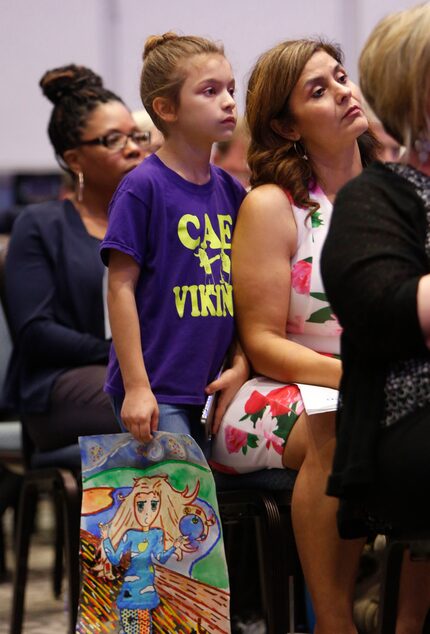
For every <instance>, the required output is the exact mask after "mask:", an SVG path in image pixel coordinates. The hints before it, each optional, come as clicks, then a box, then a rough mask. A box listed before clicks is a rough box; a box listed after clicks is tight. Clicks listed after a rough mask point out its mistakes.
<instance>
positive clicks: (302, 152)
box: [293, 141, 309, 161]
mask: <svg viewBox="0 0 430 634" xmlns="http://www.w3.org/2000/svg"><path fill="white" fill-rule="evenodd" d="M293 146H294V150H295V152H296V154H297V156H298V157H299V158H300V159H303V160H304V161H307V160H309V159H308V155H307V154H306V150H305V148H304V146H303V145H302V144H301V143H299V142H298V141H294V143H293Z"/></svg>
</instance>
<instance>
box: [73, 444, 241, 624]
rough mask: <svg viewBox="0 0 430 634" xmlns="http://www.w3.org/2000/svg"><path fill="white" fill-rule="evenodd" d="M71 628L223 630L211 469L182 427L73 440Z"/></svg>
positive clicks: (224, 593) (224, 584)
mask: <svg viewBox="0 0 430 634" xmlns="http://www.w3.org/2000/svg"><path fill="white" fill-rule="evenodd" d="M80 443H81V453H82V463H83V500H82V514H81V562H82V589H81V601H80V609H79V618H78V625H77V630H76V631H77V632H78V633H80V634H87V633H89V632H91V633H92V634H93V633H95V632H100V633H105V632H106V633H108V632H109V633H110V632H117V633H118V634H156V633H158V632H164V633H166V634H167V633H169V634H170V633H173V632H175V633H176V632H178V633H179V634H180V633H182V634H193V633H195V634H206V633H208V634H209V633H214V634H215V633H216V634H228V632H230V625H229V615H228V613H229V588H228V577H227V570H226V566H225V559H224V552H223V545H222V533H221V527H220V522H219V516H218V508H217V504H216V495H215V489H214V484H213V480H212V474H211V472H210V469H209V467H208V466H207V463H206V461H205V458H204V456H203V454H202V453H201V451H200V449H199V448H198V446H197V445H196V444H195V443H194V441H193V440H192V438H191V437H190V436H186V435H180V434H169V433H163V432H158V433H156V434H155V439H154V441H152V442H151V443H150V444H149V445H146V446H142V445H139V444H138V443H137V442H136V441H135V440H134V439H133V438H132V437H131V436H130V435H129V434H116V435H111V436H92V437H85V438H81V439H80Z"/></svg>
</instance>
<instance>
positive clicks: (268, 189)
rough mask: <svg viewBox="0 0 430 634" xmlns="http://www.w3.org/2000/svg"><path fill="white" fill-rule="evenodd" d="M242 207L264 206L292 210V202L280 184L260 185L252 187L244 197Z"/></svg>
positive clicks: (279, 209)
mask: <svg viewBox="0 0 430 634" xmlns="http://www.w3.org/2000/svg"><path fill="white" fill-rule="evenodd" d="M242 207H244V208H245V209H246V208H249V209H251V210H252V209H259V208H263V209H264V210H266V208H268V209H274V210H275V211H282V210H284V211H285V210H289V211H291V203H290V201H289V198H288V195H287V193H286V192H285V191H284V190H283V189H281V187H279V186H278V185H273V184H267V185H260V186H259V187H256V188H255V189H252V190H251V191H250V192H249V193H248V194H247V195H246V196H245V198H244V201H243V203H242Z"/></svg>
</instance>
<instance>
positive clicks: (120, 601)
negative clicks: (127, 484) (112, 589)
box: [100, 475, 205, 634]
mask: <svg viewBox="0 0 430 634" xmlns="http://www.w3.org/2000/svg"><path fill="white" fill-rule="evenodd" d="M198 490H199V483H197V486H196V487H195V489H194V491H193V492H192V493H189V492H188V488H185V490H184V491H177V490H176V489H174V488H173V487H172V485H171V484H170V483H169V481H168V478H167V476H163V475H162V476H147V477H142V478H136V479H135V481H134V485H133V488H132V489H131V491H130V493H129V494H128V495H126V496H124V497H123V499H122V500H121V504H120V506H119V507H118V510H117V512H116V513H115V515H114V517H113V518H112V520H111V521H110V522H109V523H107V524H102V525H101V526H100V530H101V536H102V544H101V546H102V548H101V553H102V555H101V558H102V563H103V564H105V571H109V575H106V576H110V574H111V565H113V566H119V565H120V564H122V565H125V566H126V570H125V572H124V577H123V583H122V586H121V589H120V592H119V594H118V597H117V606H118V609H119V613H120V619H121V625H122V628H123V631H124V633H125V634H151V633H152V615H151V611H152V610H153V609H154V608H156V607H157V606H158V605H159V603H160V597H159V595H158V592H157V589H156V587H155V568H154V564H155V563H157V562H158V563H161V564H163V563H165V562H167V560H168V559H169V558H170V557H171V556H172V555H173V554H175V555H176V557H177V559H178V560H179V559H182V556H183V551H186V552H190V551H192V550H195V549H194V548H192V547H191V546H190V545H189V544H188V539H189V538H188V536H187V535H184V534H182V535H181V534H180V528H179V521H180V518H183V517H184V516H187V515H188V516H189V517H191V515H189V513H188V514H187V512H186V509H188V511H190V510H191V513H192V514H193V516H197V511H200V512H201V509H199V508H198V507H196V506H195V505H193V502H194V500H195V499H196V497H197V493H198ZM190 505H191V506H190ZM204 519H205V518H204ZM128 554H129V563H124V562H127V561H128V558H127V559H126V555H128Z"/></svg>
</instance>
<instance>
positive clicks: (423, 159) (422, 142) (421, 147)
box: [414, 139, 430, 164]
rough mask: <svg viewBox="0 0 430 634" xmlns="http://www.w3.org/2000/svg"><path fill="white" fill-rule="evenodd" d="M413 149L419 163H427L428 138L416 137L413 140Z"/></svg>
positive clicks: (429, 144)
mask: <svg viewBox="0 0 430 634" xmlns="http://www.w3.org/2000/svg"><path fill="white" fill-rule="evenodd" d="M414 149H415V151H416V153H417V154H418V159H419V161H420V163H422V164H423V163H427V161H428V158H429V154H430V140H429V139H417V140H416V141H415V142H414Z"/></svg>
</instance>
